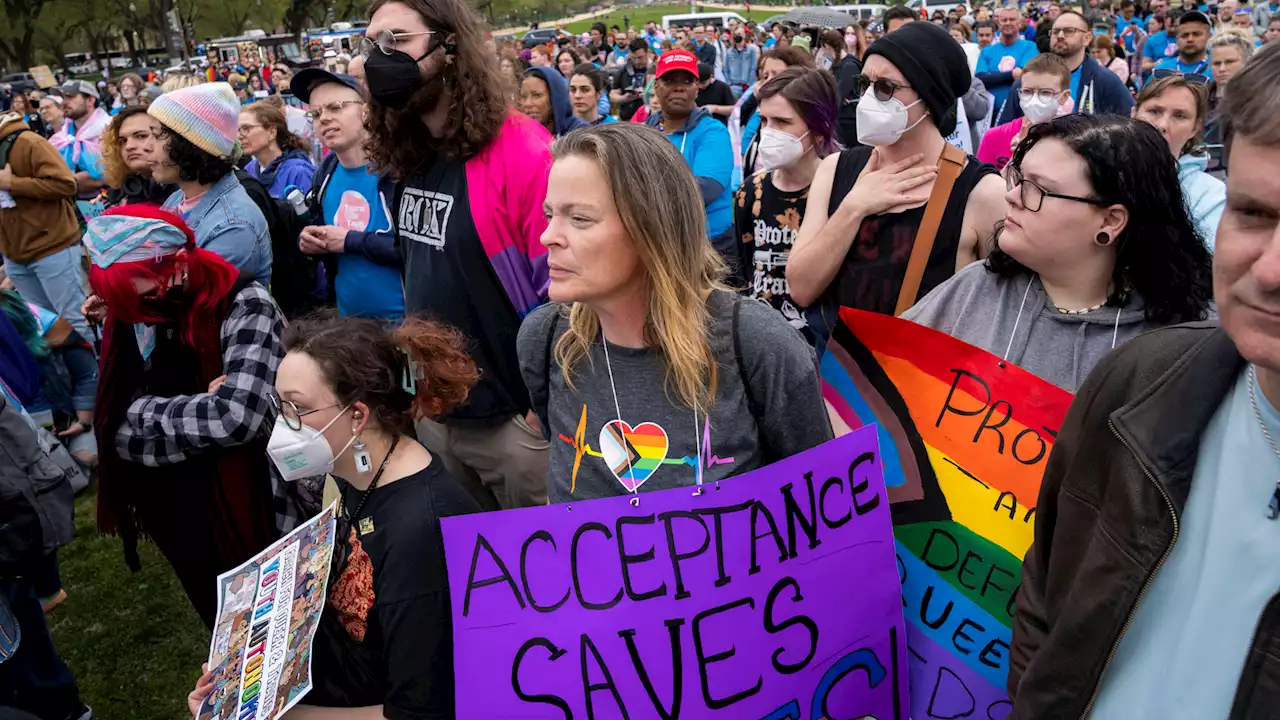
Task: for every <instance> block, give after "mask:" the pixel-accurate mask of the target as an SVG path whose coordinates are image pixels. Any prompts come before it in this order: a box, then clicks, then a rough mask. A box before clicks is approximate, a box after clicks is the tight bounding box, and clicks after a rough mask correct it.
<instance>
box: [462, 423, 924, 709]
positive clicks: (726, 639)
mask: <svg viewBox="0 0 1280 720" xmlns="http://www.w3.org/2000/svg"><path fill="white" fill-rule="evenodd" d="M443 527H444V538H445V554H446V559H447V563H448V568H449V588H450V590H449V591H450V595H451V598H452V605H453V628H454V671H455V677H456V680H455V682H456V687H457V715H458V717H460V718H484V719H485V720H500V719H502V718H511V719H514V718H522V719H528V720H536V719H541V718H546V719H547V720H566V719H568V718H575V717H576V718H626V719H627V720H648V719H650V718H661V719H662V720H674V718H686V719H690V720H694V719H697V718H714V719H722V718H733V719H734V720H756V719H757V718H758V719H761V720H764V719H767V720H783V719H784V718H788V719H790V720H819V719H820V718H868V717H870V718H876V719H877V720H888V719H893V720H905V719H906V717H907V707H908V705H907V703H908V699H907V673H906V667H907V662H906V638H905V635H904V629H903V619H902V595H901V591H900V589H899V579H898V568H897V565H896V560H895V557H894V544H893V528H892V523H891V521H890V517H889V502H888V494H887V493H886V492H885V487H884V477H883V468H882V465H881V462H880V455H879V447H878V445H877V439H876V429H875V428H874V427H866V428H862V429H859V430H857V431H855V432H853V433H851V434H849V435H846V436H844V437H842V438H840V439H838V440H834V441H832V442H829V443H827V444H825V445H823V446H821V447H818V448H814V449H812V450H809V451H808V452H805V453H802V454H800V455H796V456H794V457H791V458H788V459H787V460H784V461H782V462H779V463H775V464H773V465H771V466H769V467H766V468H762V469H760V470H756V471H755V472H752V473H748V474H746V475H743V476H741V477H738V478H734V479H732V480H727V481H725V482H722V483H720V484H719V485H718V486H717V485H708V486H706V488H705V490H704V492H702V493H700V494H698V493H695V492H694V491H693V490H692V489H691V488H680V489H675V490H665V491H662V492H653V493H645V494H642V495H640V496H639V504H638V505H632V502H631V498H628V497H618V498H608V499H603V500H591V501H587V502H580V503H576V504H573V505H553V506H548V507H540V508H527V509H523V510H512V511H507V512H501V513H486V514H478V515H466V516H460V517H450V518H445V519H444V520H443Z"/></svg>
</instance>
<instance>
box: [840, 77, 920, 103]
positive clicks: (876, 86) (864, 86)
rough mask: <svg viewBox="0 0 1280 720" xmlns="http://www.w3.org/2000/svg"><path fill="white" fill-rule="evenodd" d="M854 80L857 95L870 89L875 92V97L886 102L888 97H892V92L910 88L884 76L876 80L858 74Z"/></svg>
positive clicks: (863, 93)
mask: <svg viewBox="0 0 1280 720" xmlns="http://www.w3.org/2000/svg"><path fill="white" fill-rule="evenodd" d="M854 82H855V87H856V88H857V90H858V95H859V96H862V95H865V94H866V93H867V90H868V89H870V90H871V91H872V92H874V93H875V97H876V99H877V100H879V101H880V102H888V101H889V99H890V98H892V97H893V95H894V93H896V92H898V91H899V90H910V89H911V86H910V85H901V84H899V83H896V82H894V81H892V80H886V79H884V78H880V79H878V80H872V79H871V78H869V77H867V76H866V75H859V76H858V77H857V78H855V80H854Z"/></svg>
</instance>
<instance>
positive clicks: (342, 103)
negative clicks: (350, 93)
mask: <svg viewBox="0 0 1280 720" xmlns="http://www.w3.org/2000/svg"><path fill="white" fill-rule="evenodd" d="M363 104H364V101H363V100H336V101H334V102H331V103H326V104H324V105H321V106H319V107H313V108H311V109H310V110H308V111H307V112H306V113H304V114H305V115H306V116H307V119H308V120H310V121H311V122H316V121H317V120H319V119H320V118H322V117H324V115H325V112H326V111H327V112H328V113H330V114H332V115H337V114H338V113H340V112H342V111H343V110H346V109H347V106H348V105H363ZM335 106H336V107H335Z"/></svg>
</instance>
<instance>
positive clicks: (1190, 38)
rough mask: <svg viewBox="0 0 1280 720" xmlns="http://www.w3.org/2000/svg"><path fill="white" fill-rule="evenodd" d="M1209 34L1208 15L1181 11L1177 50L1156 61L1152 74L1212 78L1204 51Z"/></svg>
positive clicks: (1196, 11)
mask: <svg viewBox="0 0 1280 720" xmlns="http://www.w3.org/2000/svg"><path fill="white" fill-rule="evenodd" d="M1211 34H1212V30H1211V26H1210V24H1209V18H1208V16H1206V15H1205V14H1204V13H1202V12H1200V11H1198V10H1195V11H1192V12H1189V13H1183V15H1182V17H1180V18H1178V52H1177V54H1176V55H1174V56H1171V57H1166V58H1165V59H1163V60H1161V61H1160V62H1158V63H1156V65H1155V70H1154V71H1153V72H1152V76H1153V77H1161V76H1163V75H1172V74H1179V75H1203V76H1204V77H1205V78H1206V79H1208V80H1212V79H1213V68H1212V67H1210V66H1209V56H1208V55H1207V54H1206V53H1205V48H1207V47H1208V45H1209V36H1210V35H1211Z"/></svg>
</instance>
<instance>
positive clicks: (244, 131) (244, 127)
mask: <svg viewBox="0 0 1280 720" xmlns="http://www.w3.org/2000/svg"><path fill="white" fill-rule="evenodd" d="M264 127H266V125H255V124H253V123H240V127H238V128H236V135H248V134H249V133H251V132H253V131H254V130H261V129H262V128H264Z"/></svg>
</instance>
